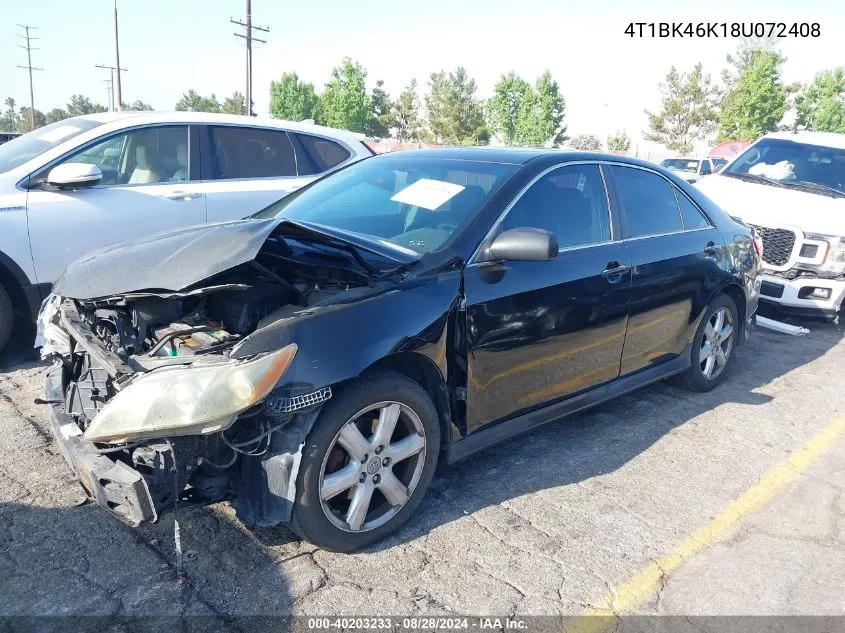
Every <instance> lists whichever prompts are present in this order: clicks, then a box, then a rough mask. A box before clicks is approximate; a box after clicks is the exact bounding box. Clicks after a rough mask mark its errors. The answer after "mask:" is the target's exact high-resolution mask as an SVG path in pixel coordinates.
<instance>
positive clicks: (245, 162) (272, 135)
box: [209, 126, 296, 180]
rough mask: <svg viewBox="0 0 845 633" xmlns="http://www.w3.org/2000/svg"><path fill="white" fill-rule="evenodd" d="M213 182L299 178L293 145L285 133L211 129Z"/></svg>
mask: <svg viewBox="0 0 845 633" xmlns="http://www.w3.org/2000/svg"><path fill="white" fill-rule="evenodd" d="M209 134H210V135H211V137H210V144H211V148H212V152H211V178H212V180H226V179H231V178H272V177H282V176H296V158H295V157H294V151H293V145H292V144H291V142H290V139H289V138H288V135H287V132H285V131H283V130H268V129H263V128H251V127H234V126H232V127H229V126H219V127H211V128H209Z"/></svg>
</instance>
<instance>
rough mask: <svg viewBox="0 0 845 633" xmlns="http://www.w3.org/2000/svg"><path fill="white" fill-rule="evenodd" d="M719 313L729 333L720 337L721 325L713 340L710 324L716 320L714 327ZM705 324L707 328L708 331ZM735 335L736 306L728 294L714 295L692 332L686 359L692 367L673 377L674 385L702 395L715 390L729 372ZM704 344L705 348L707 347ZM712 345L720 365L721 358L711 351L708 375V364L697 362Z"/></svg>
mask: <svg viewBox="0 0 845 633" xmlns="http://www.w3.org/2000/svg"><path fill="white" fill-rule="evenodd" d="M720 312H721V313H722V314H723V315H724V317H725V319H727V318H730V325H731V326H732V330H731V333H730V335H729V336H726V335H725V334H724V326H723V328H722V334H721V335H720V336H719V338H718V339H716V340H715V341H714V339H713V335H712V331H713V329H714V328H713V327H712V326H713V325H714V323H713V322H714V321H716V323H715V324H718V321H717V319H718V315H719V313H720ZM708 325H709V326H711V327H710V328H708ZM738 332H739V316H738V313H737V309H736V304H735V303H734V301H733V299H731V298H730V297H729V296H728V295H725V294H719V295H717V296H716V297H714V298H713V300H712V301H711V302H710V304H709V305H708V306H707V309H706V310H705V314H704V318H702V319H701V323H700V324H699V325H698V329H697V330H696V332H695V337H694V338H693V341H692V349H691V350H690V360H691V362H692V365H691V367H690V368H689V369H688V370H687V371H686V372H684V373H683V374H680V375H678V376H676V377H675V383H676V384H677V385H678V386H680V387H683V388H684V389H688V390H690V391H697V392H702V393H703V392H705V391H710V390H711V389H713V388H714V387H716V385H718V384H719V383H720V382H722V380H723V379H724V377H725V375H726V374H727V373H728V370H729V369H730V366H731V364H732V362H731V360H732V358H733V351H734V348H735V347H736V341H737V340H738V336H739V334H738ZM708 343H709V348H707V344H708ZM714 344H715V345H718V346H719V348H720V349H722V353H723V356H724V364H723V365H721V364H720V363H721V358H720V357H719V354H718V352H714V354H713V356H712V365H713V370H712V371H711V372H710V375H709V376H708V374H707V369H708V367H710V362H709V361H706V360H701V359H702V358H704V354H705V353H706V352H705V351H704V350H705V349H707V350H708V351H712V350H714Z"/></svg>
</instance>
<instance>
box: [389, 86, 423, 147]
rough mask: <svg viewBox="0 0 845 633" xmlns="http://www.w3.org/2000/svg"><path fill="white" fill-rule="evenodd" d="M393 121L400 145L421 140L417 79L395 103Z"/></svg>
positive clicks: (401, 93)
mask: <svg viewBox="0 0 845 633" xmlns="http://www.w3.org/2000/svg"><path fill="white" fill-rule="evenodd" d="M393 120H394V128H395V129H396V139H397V140H398V141H399V142H400V143H405V142H407V141H418V140H420V103H419V99H418V98H417V80H416V79H411V83H409V84H408V86H407V87H406V88H405V89H404V90H403V91H402V92H400V93H399V97H398V98H397V99H396V101H394V102H393Z"/></svg>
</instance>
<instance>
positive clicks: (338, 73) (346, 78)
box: [320, 57, 372, 132]
mask: <svg viewBox="0 0 845 633" xmlns="http://www.w3.org/2000/svg"><path fill="white" fill-rule="evenodd" d="M366 80H367V71H366V70H364V68H363V67H362V66H361V64H359V63H358V62H355V61H352V60H351V59H350V58H349V57H344V58H343V62H342V63H341V65H340V66H337V67H335V68H333V69H332V78H331V79H330V80H329V82H328V83H327V84H326V87H325V90H324V91H323V94H321V95H320V123H322V124H323V125H328V126H330V127H337V128H342V129H345V130H350V131H352V132H366V131H367V127H368V125H369V124H370V121H371V107H372V104H371V102H370V98H369V97H368V96H367V87H366Z"/></svg>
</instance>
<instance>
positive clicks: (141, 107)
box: [123, 99, 153, 112]
mask: <svg viewBox="0 0 845 633" xmlns="http://www.w3.org/2000/svg"><path fill="white" fill-rule="evenodd" d="M123 109H124V110H129V111H135V112H141V111H151V110H152V109H153V107H152V106H151V105H150V104H149V103H144V102H143V101H141V100H140V99H135V101H133V102H132V103H124V104H123Z"/></svg>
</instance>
